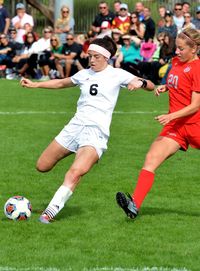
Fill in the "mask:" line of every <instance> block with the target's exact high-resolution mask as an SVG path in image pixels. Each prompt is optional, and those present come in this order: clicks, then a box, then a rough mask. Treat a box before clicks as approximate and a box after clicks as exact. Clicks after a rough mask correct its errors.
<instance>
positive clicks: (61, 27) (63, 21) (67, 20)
mask: <svg viewBox="0 0 200 271" xmlns="http://www.w3.org/2000/svg"><path fill="white" fill-rule="evenodd" d="M60 14H61V15H60V17H59V18H58V19H57V20H56V22H55V25H54V32H55V34H57V35H59V38H60V41H61V43H62V44H63V43H65V41H66V38H67V34H69V33H73V29H74V25H75V21H74V18H73V17H72V15H71V14H70V9H69V7H68V6H66V5H63V6H62V7H61V9H60Z"/></svg>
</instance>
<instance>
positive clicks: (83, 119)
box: [70, 65, 135, 136]
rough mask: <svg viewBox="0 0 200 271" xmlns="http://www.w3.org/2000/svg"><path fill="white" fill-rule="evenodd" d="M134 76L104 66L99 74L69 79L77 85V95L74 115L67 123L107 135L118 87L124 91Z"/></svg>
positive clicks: (89, 72) (83, 72) (87, 71)
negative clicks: (88, 127)
mask: <svg viewBox="0 0 200 271" xmlns="http://www.w3.org/2000/svg"><path fill="white" fill-rule="evenodd" d="M134 77H135V76H134V75H133V74H131V73H129V72H127V71H125V70H123V69H120V68H113V67H112V66H110V65H108V66H107V67H106V68H105V69H104V70H103V71H100V72H95V71H93V70H92V69H85V70H81V71H79V72H78V73H76V74H75V75H73V76H72V77H71V80H72V82H73V83H74V84H76V85H79V86H80V89H81V95H80V97H79V100H78V102H77V111H76V114H75V116H74V118H73V119H72V120H71V121H70V122H72V123H76V124H77V123H78V124H81V125H95V126H97V127H99V129H101V131H102V132H103V133H104V134H105V135H108V136H109V134H110V123H111V120H112V113H113V110H114V108H115V105H116V102H117V98H118V95H119V90H120V87H125V86H127V85H128V83H130V81H131V80H132V79H133V78H134Z"/></svg>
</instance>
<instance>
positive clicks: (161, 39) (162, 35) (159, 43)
mask: <svg viewBox="0 0 200 271" xmlns="http://www.w3.org/2000/svg"><path fill="white" fill-rule="evenodd" d="M164 38H165V33H164V32H161V33H159V34H157V46H156V50H155V52H154V53H153V55H152V57H151V58H150V59H149V60H148V62H152V61H159V58H160V48H161V47H162V45H163V43H164Z"/></svg>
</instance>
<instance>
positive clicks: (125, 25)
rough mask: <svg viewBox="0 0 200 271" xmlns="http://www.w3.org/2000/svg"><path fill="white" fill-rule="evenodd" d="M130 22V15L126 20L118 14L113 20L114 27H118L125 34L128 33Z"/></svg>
mask: <svg viewBox="0 0 200 271" xmlns="http://www.w3.org/2000/svg"><path fill="white" fill-rule="evenodd" d="M130 23H131V19H130V16H127V17H126V19H125V20H122V19H121V17H120V16H116V17H115V18H114V20H113V21H112V28H118V29H119V30H121V31H122V33H123V34H126V33H128V31H129V28H130Z"/></svg>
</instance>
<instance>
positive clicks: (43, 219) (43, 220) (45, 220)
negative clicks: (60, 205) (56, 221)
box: [39, 214, 52, 224]
mask: <svg viewBox="0 0 200 271" xmlns="http://www.w3.org/2000/svg"><path fill="white" fill-rule="evenodd" d="M39 221H40V222H41V223H43V224H49V223H50V222H51V221H52V219H51V218H50V217H49V216H48V215H46V214H42V215H41V216H40V217H39Z"/></svg>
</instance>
